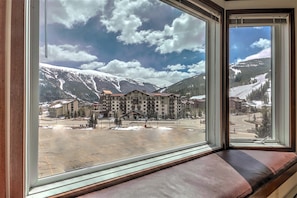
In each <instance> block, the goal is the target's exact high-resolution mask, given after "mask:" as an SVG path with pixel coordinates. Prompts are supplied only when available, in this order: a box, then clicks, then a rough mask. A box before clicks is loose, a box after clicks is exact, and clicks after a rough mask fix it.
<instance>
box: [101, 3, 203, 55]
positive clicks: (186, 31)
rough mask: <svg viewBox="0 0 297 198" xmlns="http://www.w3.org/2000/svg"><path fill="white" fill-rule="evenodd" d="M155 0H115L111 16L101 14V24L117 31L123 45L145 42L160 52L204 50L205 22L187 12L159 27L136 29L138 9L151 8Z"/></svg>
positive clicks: (137, 25) (139, 10)
mask: <svg viewBox="0 0 297 198" xmlns="http://www.w3.org/2000/svg"><path fill="white" fill-rule="evenodd" d="M155 3H158V4H159V2H158V1H147V0H138V1H132V0H115V1H114V9H113V10H112V14H111V16H107V15H104V16H103V17H102V18H101V22H102V24H103V25H104V26H105V27H106V29H107V31H108V32H115V33H119V36H118V37H117V39H118V40H119V41H121V42H123V43H124V44H141V43H147V44H149V45H151V46H156V51H158V52H160V53H161V54H166V53H172V52H181V51H183V50H191V51H200V52H204V50H205V22H204V21H202V20H199V19H197V18H195V17H193V16H191V15H188V14H181V15H180V16H179V17H177V18H176V19H174V20H173V21H172V23H171V24H170V25H169V24H167V25H165V26H164V28H163V30H162V31H160V30H152V29H147V30H140V28H141V27H142V24H143V21H146V20H147V19H144V18H142V17H141V16H140V14H139V13H140V12H141V10H142V9H153V5H154V4H155Z"/></svg>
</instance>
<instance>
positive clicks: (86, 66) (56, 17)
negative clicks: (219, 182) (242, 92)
mask: <svg viewBox="0 0 297 198" xmlns="http://www.w3.org/2000/svg"><path fill="white" fill-rule="evenodd" d="M125 2H126V4H127V5H126V6H124V7H123V3H125ZM27 9H28V12H27V21H26V22H27V24H26V26H27V28H26V31H27V32H26V35H27V37H26V46H27V54H26V56H27V58H28V59H27V64H26V72H27V73H26V79H27V82H26V88H27V93H26V112H27V114H26V119H27V120H26V123H27V126H26V127H27V128H26V132H27V138H26V143H27V154H28V157H27V161H26V164H27V172H28V174H27V175H26V176H27V178H26V179H27V188H26V190H27V194H28V195H29V197H30V196H32V197H34V196H44V197H46V196H51V195H54V194H57V193H62V192H65V191H68V190H73V189H76V188H83V187H85V186H88V185H92V184H94V183H100V182H104V181H108V180H111V179H115V178H118V177H119V178H120V177H124V176H125V175H129V174H133V173H135V172H141V171H143V170H147V169H148V168H150V169H151V168H154V167H162V166H163V165H164V164H168V163H172V162H174V161H177V160H181V159H184V158H190V157H193V156H196V155H200V154H203V153H205V152H211V151H213V150H216V149H220V148H222V143H223V142H222V139H223V136H222V123H221V117H222V105H221V104H222V100H221V98H222V94H223V93H222V62H223V61H222V44H221V43H222V39H221V38H222V35H223V34H222V25H223V23H222V20H223V18H222V10H221V9H219V7H218V6H215V5H214V4H212V3H211V4H209V2H208V1H199V2H197V1H174V0H168V1H167V0H166V1H165V0H164V1H158V0H155V1H117V0H115V1H108V2H107V1H100V0H94V1H92V2H91V3H90V2H89V1H85V2H82V4H81V5H78V4H75V3H74V2H73V1H71V0H69V1H59V0H53V1H47V0H44V1H38V0H31V1H27ZM152 10H155V11H156V12H154V13H152V12H151V11H152ZM142 104H146V105H142ZM158 104H162V109H161V108H158V107H159V106H158ZM161 110H162V111H161Z"/></svg>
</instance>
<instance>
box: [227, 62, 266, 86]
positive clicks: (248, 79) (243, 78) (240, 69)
mask: <svg viewBox="0 0 297 198" xmlns="http://www.w3.org/2000/svg"><path fill="white" fill-rule="evenodd" d="M265 73H267V76H266V78H271V59H270V58H263V59H254V60H249V61H243V62H240V63H237V64H235V65H230V69H229V77H230V78H229V83H230V87H237V86H241V85H247V84H251V83H253V80H254V78H255V77H256V76H258V75H261V74H265Z"/></svg>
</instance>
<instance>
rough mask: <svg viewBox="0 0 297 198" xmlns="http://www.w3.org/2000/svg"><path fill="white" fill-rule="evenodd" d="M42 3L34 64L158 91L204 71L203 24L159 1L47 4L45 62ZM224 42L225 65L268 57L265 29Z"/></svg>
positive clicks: (239, 32)
mask: <svg viewBox="0 0 297 198" xmlns="http://www.w3.org/2000/svg"><path fill="white" fill-rule="evenodd" d="M43 3H44V1H41V5H40V62H43V63H49V64H53V65H60V66H65V67H73V68H78V69H91V70H97V71H101V72H106V73H110V74H114V75H117V76H122V77H128V78H131V79H135V80H140V81H143V82H150V83H154V84H156V85H158V86H160V87H163V86H165V85H166V86H168V85H170V84H172V83H175V82H178V81H180V80H182V79H184V78H188V77H191V76H194V75H196V74H199V73H202V72H204V71H205V45H206V44H205V26H206V23H205V21H203V20H200V19H197V18H194V17H192V16H190V15H188V14H186V13H184V12H182V11H179V10H177V9H175V8H172V7H170V6H168V5H166V4H164V3H162V2H160V1H159V0H47V41H48V43H47V49H48V57H47V58H45V43H44V40H45V39H44V30H45V28H44V24H45V23H44V4H43ZM253 31H256V32H258V34H256V36H254V37H250V36H249V37H247V35H251V33H253ZM230 38H231V43H230V46H231V49H230V50H231V56H230V62H237V61H241V60H248V59H253V58H257V57H258V58H259V57H263V56H264V57H265V56H267V54H270V53H269V50H270V29H269V28H245V29H242V28H234V29H232V30H231V31H230ZM239 49H240V50H239Z"/></svg>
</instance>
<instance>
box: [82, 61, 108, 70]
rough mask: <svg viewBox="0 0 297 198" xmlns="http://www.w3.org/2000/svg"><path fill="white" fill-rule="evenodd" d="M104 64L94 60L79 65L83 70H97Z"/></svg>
mask: <svg viewBox="0 0 297 198" xmlns="http://www.w3.org/2000/svg"><path fill="white" fill-rule="evenodd" d="M104 66H105V63H103V62H97V61H95V62H91V63H88V64H83V65H81V66H80V68H81V69H84V70H99V69H100V68H101V67H104Z"/></svg>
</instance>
